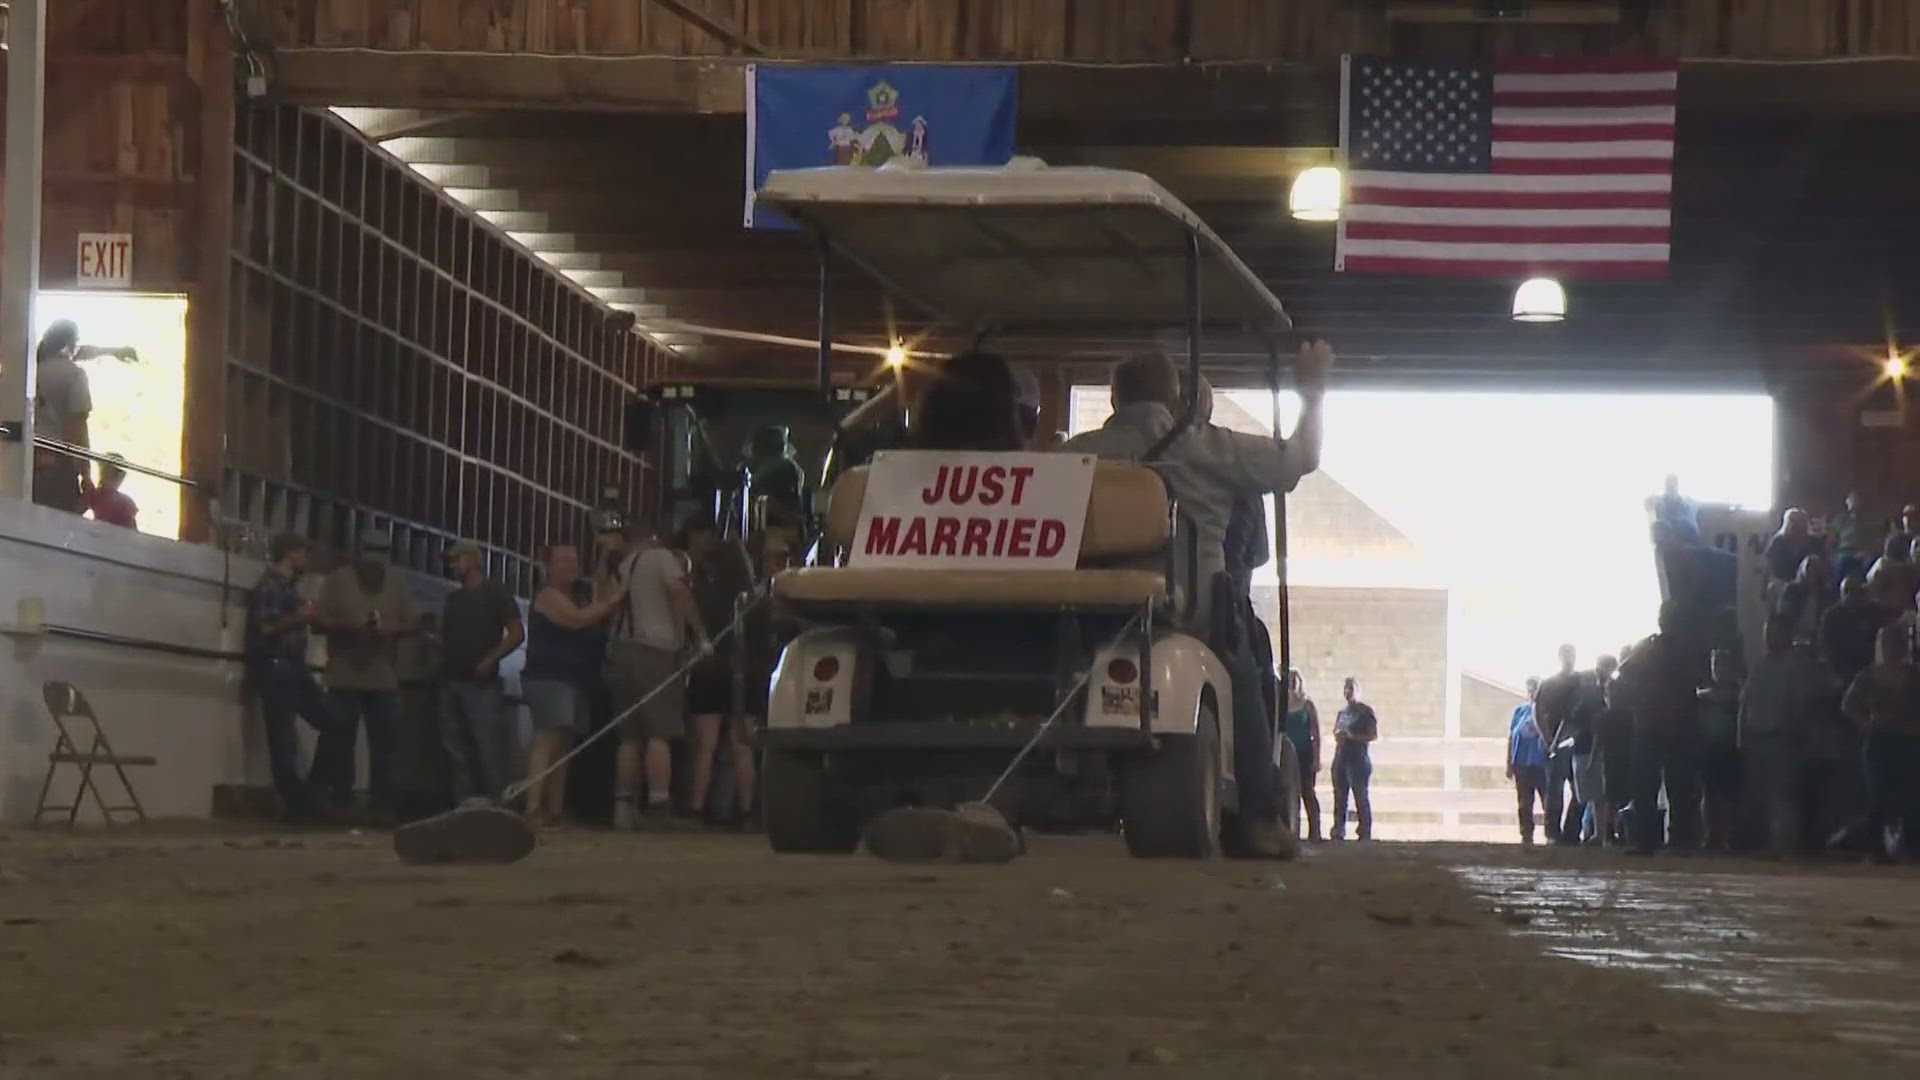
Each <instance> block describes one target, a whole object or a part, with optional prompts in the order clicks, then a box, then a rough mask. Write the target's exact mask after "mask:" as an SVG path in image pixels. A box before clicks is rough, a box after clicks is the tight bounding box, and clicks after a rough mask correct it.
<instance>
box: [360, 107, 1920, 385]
mask: <svg viewBox="0 0 1920 1080" xmlns="http://www.w3.org/2000/svg"><path fill="white" fill-rule="evenodd" d="M349 115H351V116H353V118H354V119H355V120H357V121H358V122H359V123H360V124H362V125H363V126H364V127H365V129H366V130H367V131H368V132H369V133H370V135H372V136H373V137H375V138H377V139H379V140H380V141H381V142H382V143H383V145H385V146H386V147H387V148H388V149H389V150H390V151H392V152H394V153H396V154H397V155H398V156H400V157H402V158H403V159H405V160H408V161H411V162H414V163H416V164H417V165H419V166H420V167H421V168H422V169H423V171H425V172H426V173H427V174H428V175H429V176H431V177H433V178H434V179H435V180H437V181H438V182H440V183H441V184H443V185H444V186H446V187H448V188H450V189H453V190H455V191H456V192H458V193H459V194H460V196H461V197H462V198H464V199H466V200H468V201H469V202H471V203H472V204H473V205H474V206H476V207H477V208H478V209H479V210H480V211H482V212H483V213H484V214H485V215H486V216H487V217H489V218H491V219H492V220H494V221H495V223H496V224H498V225H500V226H501V227H502V228H505V229H507V230H509V231H511V232H513V233H516V234H519V235H520V236H521V238H522V239H524V240H525V241H526V242H527V243H528V244H529V245H530V246H533V247H536V248H540V249H543V250H551V251H555V252H556V253H557V254H555V255H554V256H553V257H554V258H555V259H556V261H559V262H561V263H562V264H563V265H567V266H569V267H570V268H571V269H572V272H574V273H575V274H576V275H579V276H581V279H582V280H583V282H585V283H588V284H591V285H592V286H593V287H595V288H596V289H599V290H602V291H603V294H604V295H606V296H607V297H608V298H609V299H610V300H613V301H615V302H617V303H620V304H622V305H625V306H629V307H632V308H633V309H634V310H636V311H637V312H638V314H639V315H640V316H641V318H642V320H643V322H658V321H660V320H671V321H672V322H673V323H674V324H695V325H705V326H714V327H723V328H728V329H732V330H737V331H747V332H755V333H764V334H773V335H785V336H792V337H799V338H806V339H811V338H812V337H813V335H814V329H815V326H816V312H817V285H818V272H817V262H816V258H815V255H814V253H813V250H812V248H811V246H810V244H808V243H807V242H806V241H805V239H804V238H803V237H801V236H799V235H797V234H794V233H785V232H766V231H750V230H747V229H744V228H743V227H742V226H741V220H740V219H741V209H742V200H743V193H744V188H743V185H744V176H743V167H742V155H741V147H742V141H743V139H744V130H743V125H742V122H741V121H740V120H739V119H738V118H736V117H730V116H687V115H679V116H672V115H646V114H634V113H591V112H546V111H528V110H518V111H481V112H447V113H420V112H414V111H400V112H386V113H350V114H349ZM1043 131H1044V129H1043ZM1682 132H1683V133H1682V137H1681V142H1680V154H1679V161H1678V165H1677V169H1676V186H1675V226H1674V252H1675V253H1674V267H1673V275H1672V279H1671V280H1670V281H1667V282H1657V283H1640V284H1620V285H1592V286H1578V287H1575V288H1574V289H1573V290H1572V313H1571V318H1570V320H1569V321H1568V322H1567V323H1565V324H1563V325H1560V326H1545V327H1543V326H1527V325H1519V324H1515V323H1513V322H1512V321H1510V320H1509V319H1508V318H1507V307H1508V304H1509V302H1510V289H1511V283H1507V282H1488V283H1479V282H1460V283H1452V282H1435V281H1405V280H1398V279H1387V278H1367V277H1358V276H1353V275H1340V274H1334V273H1333V272H1332V269H1331V267H1332V233H1331V231H1330V229H1329V228H1327V227H1326V226H1314V225H1304V224H1301V223H1298V222H1294V221H1292V220H1290V219H1289V218H1288V217H1287V215H1286V213H1285V210H1284V198H1285V190H1286V186H1287V183H1288V180H1289V178H1290V177H1291V176H1292V175H1293V173H1294V172H1295V171H1297V170H1298V169H1299V168H1301V167H1303V166H1304V165H1305V164H1310V163H1312V162H1314V161H1316V160H1319V159H1321V158H1322V157H1324V154H1325V151H1323V150H1318V151H1317V150H1288V149H1277V148H1273V147H1268V146H1153V145H1147V146H1141V145H1133V146H1095V145H1087V144H1085V143H1084V142H1081V143H1071V142H1067V141H1066V139H1067V133H1065V132H1061V131H1050V132H1044V135H1043V138H1045V139H1058V140H1061V141H1058V142H1047V141H1042V139H1036V138H1035V136H1034V135H1033V133H1032V132H1025V133H1023V140H1022V141H1023V143H1025V144H1026V145H1025V149H1026V150H1028V151H1029V152H1033V153H1036V154H1038V155H1039V156H1041V157H1043V158H1045V159H1047V160H1049V161H1050V162H1053V163H1056V164H1068V163H1086V164H1100V165H1108V166H1114V167H1120V168H1131V169H1138V170H1140V171H1143V172H1146V173H1149V174H1150V175H1153V176H1154V177H1155V178H1157V179H1158V180H1160V181H1161V182H1162V183H1164V184H1166V185H1167V186H1168V187H1169V188H1170V189H1172V190H1173V192H1174V193H1175V194H1176V195H1179V196H1180V197H1182V198H1183V199H1185V200H1187V201H1188V202H1189V203H1190V204H1191V205H1192V206H1193V207H1194V208H1195V209H1196V210H1198V211H1199V212H1200V213H1201V214H1202V216H1203V217H1205V219H1206V220H1207V221H1208V222H1209V224H1210V225H1211V226H1212V227H1213V228H1214V229H1215V230H1217V231H1218V232H1219V233H1220V234H1221V235H1222V236H1223V237H1224V238H1225V239H1226V240H1227V241H1228V242H1229V243H1230V244H1232V245H1233V246H1234V247H1235V249H1236V250H1237V251H1238V252H1239V253H1240V255H1241V257H1242V258H1243V259H1245V260H1246V261H1247V262H1248V264H1249V265H1250V266H1252V267H1253V269H1254V270H1255V271H1256V272H1257V273H1259V274H1260V275H1261V276H1262V277H1263V278H1264V279H1265V280H1266V281H1267V282H1268V284H1269V286H1270V287H1271V288H1272V289H1273V290H1274V292H1275V293H1276V294H1277V295H1278V296H1279V297H1280V298H1281V300H1282V301H1283V302H1284V303H1285V304H1286V305H1287V306H1288V308H1289V310H1290V311H1291V312H1292V313H1293V315H1294V317H1295V319H1296V321H1297V323H1298V324H1299V326H1300V328H1301V329H1303V330H1307V331H1311V332H1314V333H1319V334H1324V335H1325V336H1327V337H1328V338H1329V339H1331V340H1332V341H1334V342H1335V343H1336V345H1337V347H1338V348H1339V350H1340V352H1341V353H1342V356H1343V358H1344V365H1343V366H1344V370H1345V371H1346V372H1347V373H1348V375H1349V376H1350V377H1353V378H1379V379H1388V380H1392V381H1395V382H1409V381H1424V380H1439V381H1444V382H1448V383H1458V382H1460V381H1463V380H1469V379H1479V380H1490V381H1510V380H1514V379H1520V380H1526V381H1535V382H1558V383H1565V382H1593V383H1602V384H1620V383H1626V382H1632V383H1641V382H1650V381H1657V382H1660V383H1663V384H1668V385H1675V384H1679V385H1687V384H1700V385H1725V384H1728V383H1747V384H1752V383H1755V382H1757V381H1759V380H1761V379H1763V378H1779V377H1784V376H1792V375H1795V374H1801V373H1805V374H1827V373H1838V374H1841V375H1843V376H1846V377H1851V375H1852V374H1853V373H1854V372H1855V371H1857V370H1864V369H1862V368H1860V367H1859V366H1858V363H1859V362H1858V361H1857V360H1856V359H1855V358H1854V357H1853V353H1854V352H1855V351H1857V350H1858V349H1865V348H1867V347H1869V346H1871V345H1872V344H1873V343H1875V342H1877V341H1881V340H1884V338H1885V337H1886V336H1887V335H1888V334H1889V333H1891V334H1893V335H1896V336H1898V335H1900V334H1901V333H1902V331H1903V330H1904V331H1905V333H1907V334H1914V333H1920V297H1916V295H1915V294H1916V290H1915V289H1914V288H1913V287H1912V285H1911V282H1912V281H1913V280H1915V278H1914V275H1913V272H1912V271H1911V268H1910V267H1909V266H1908V265H1907V259H1908V253H1909V252H1912V251H1914V250H1920V186H1916V185H1914V184H1912V183H1911V180H1910V178H1911V177H1912V176H1913V175H1915V174H1916V169H1920V149H1916V147H1920V138H1916V136H1920V121H1915V120H1906V119H1898V118H1886V117H1882V118H1878V119H1875V120H1871V121H1866V120H1861V121H1840V120H1833V119H1813V118H1801V119H1792V118H1782V119H1775V120H1739V119H1737V118H1734V117H1730V116H1715V117H1692V118H1690V117H1688V116H1685V115H1683V117H1682ZM836 285H837V287H836V292H835V297H834V310H835V313H836V318H835V335H836V337H837V338H838V339H840V340H842V341H847V342H852V343H856V344H860V345H865V346H871V347H875V348H880V347H884V346H885V345H886V344H887V343H888V341H889V339H890V338H891V336H893V335H895V334H898V335H901V336H904V337H907V338H912V339H919V338H920V337H921V336H922V335H931V336H929V337H927V338H926V342H927V346H928V347H930V348H944V347H952V346H953V345H954V344H956V339H955V338H953V337H952V336H943V335H939V334H935V333H933V332H934V331H935V329H936V328H934V327H931V326H929V325H927V324H926V323H925V322H924V321H923V320H922V319H921V317H920V316H919V313H917V312H915V311H913V310H911V309H909V308H904V307H897V306H893V305H890V304H889V303H888V302H887V301H886V298H885V297H883V296H882V294H881V292H880V290H879V289H878V288H877V287H875V286H874V285H873V284H872V283H871V282H868V281H866V280H864V279H862V278H861V277H860V276H859V274H858V272H857V271H855V270H851V269H848V270H845V271H843V272H842V273H841V274H840V275H839V276H838V278H837V279H836ZM674 340H675V343H676V344H678V345H680V346H682V351H683V354H684V355H685V356H686V357H687V358H688V369H689V374H694V375H702V376H710V377H724V376H742V375H794V376H797V375H799V374H801V373H802V372H804V371H805V370H806V369H807V368H808V367H809V366H810V365H811V363H812V358H811V357H810V356H809V355H808V354H807V353H806V352H805V351H803V350H798V349H784V348H779V347H773V346H768V345H765V344H758V343H752V342H742V341H738V340H729V339H725V338H719V337H715V336H712V335H706V336H700V337H699V338H698V339H697V340H695V339H693V338H685V337H677V338H675V339H674ZM1124 346H1125V342H1124V341H1121V340H1114V341H1105V340H1102V339H1100V338H1083V339H1076V340H1075V341H1073V342H1070V343H1064V344H1054V345H1043V344H1041V343H1034V342H1008V343H1005V347H1006V348H1008V350H1009V351H1013V352H1017V353H1020V354H1021V358H1022V359H1024V360H1027V361H1029V362H1040V363H1068V364H1078V363H1084V364H1093V363H1098V362H1100V361H1103V360H1105V359H1108V358H1110V357H1111V356H1112V355H1113V351H1114V350H1116V349H1119V348H1122V347H1124ZM1208 358H1209V363H1210V364H1212V365H1213V366H1214V367H1215V369H1216V371H1217V372H1218V373H1219V374H1220V375H1221V376H1222V378H1223V380H1225V381H1229V382H1231V381H1234V380H1235V378H1236V377H1237V378H1250V377H1252V375H1253V374H1254V373H1255V372H1257V370H1258V369H1259V367H1260V366H1261V363H1262V357H1261V356H1260V355H1258V353H1257V351H1256V350H1254V349H1252V348H1250V347H1247V346H1245V345H1242V344H1238V343H1219V342H1216V343H1211V344H1210V347H1209V349H1208ZM864 362H865V361H858V363H864Z"/></svg>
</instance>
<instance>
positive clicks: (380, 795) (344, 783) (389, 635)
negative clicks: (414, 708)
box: [314, 529, 418, 813]
mask: <svg viewBox="0 0 1920 1080" xmlns="http://www.w3.org/2000/svg"><path fill="white" fill-rule="evenodd" d="M392 548H393V540H392V538H391V537H389V536H388V535H387V534H386V532H384V531H382V530H379V529H369V530H367V531H366V532H365V533H363V534H362V535H361V537H360V554H359V555H358V557H356V558H355V560H354V561H353V562H352V563H350V564H348V565H345V566H340V567H337V568H335V569H334V570H333V572H332V573H330V574H328V575H327V578H326V581H325V582H324V583H323V584H322V585H321V588H320V601H319V604H318V607H319V618H318V620H317V621H318V625H319V627H320V629H321V630H322V631H324V632H325V634H326V635H327V693H328V696H329V697H330V698H331V699H332V701H333V705H334V715H335V717H336V718H337V720H338V723H336V724H334V725H333V726H332V727H331V728H329V729H328V730H327V731H326V732H323V733H322V734H321V737H320V745H319V746H318V747H316V748H315V750H314V758H315V762H314V769H315V771H316V772H317V773H318V774H319V775H320V776H321V777H323V778H324V780H323V782H324V783H325V784H326V785H328V786H329V787H330V788H331V789H332V791H331V795H332V799H333V802H334V805H336V806H345V805H347V804H348V803H349V802H351V801H352V799H353V779H354V776H353V774H354V760H353V759H354V744H355V742H357V741H358V739H359V734H360V725H361V724H362V723H364V724H365V725H366V728H367V773H368V777H367V786H368V789H369V793H370V797H371V804H372V808H373V809H374V810H376V811H379V812H382V813H389V812H392V811H394V810H396V809H398V797H399V789H398V787H397V786H396V785H397V779H398V778H397V777H396V776H395V775H394V770H395V764H396V760H397V753H398V748H399V741H398V740H399V732H398V730H397V725H398V724H399V716H400V673H399V669H398V668H397V666H396V660H397V659H398V652H397V649H396V644H397V642H398V641H399V640H400V639H401V638H403V637H407V636H409V635H411V634H412V633H413V632H414V629H415V627H416V626H417V624H418V621H417V619H416V617H415V615H414V607H413V593H412V590H411V589H410V588H408V585H407V579H406V575H405V574H404V573H401V572H400V571H398V570H396V569H394V567H393V566H392V565H391V564H390V562H389V559H388V556H389V554H390V553H391V551H392Z"/></svg>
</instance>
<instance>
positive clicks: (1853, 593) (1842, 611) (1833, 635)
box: [1820, 572, 1892, 685]
mask: <svg viewBox="0 0 1920 1080" xmlns="http://www.w3.org/2000/svg"><path fill="white" fill-rule="evenodd" d="M1890 618H1892V612H1890V611H1888V610H1887V609H1886V608H1884V607H1882V606H1880V605H1879V604H1876V603H1874V602H1873V599H1872V598H1871V597H1869V596H1868V595H1867V582H1866V579H1865V578H1864V577H1862V576H1861V575H1860V574H1859V573H1858V572H1856V573H1853V574H1849V575H1848V576H1847V577H1845V578H1844V579H1842V580H1841V582H1840V601H1839V602H1838V603H1836V604H1834V605H1833V606H1832V607H1829V608H1828V609H1827V610H1826V613H1825V614H1824V615H1822V616H1821V617H1820V653H1821V656H1822V658H1823V659H1825V660H1826V662H1827V666H1828V667H1829V668H1831V669H1832V670H1833V674H1834V676H1835V677H1836V678H1838V679H1839V680H1840V682H1841V684H1842V685H1846V684H1848V683H1851V682H1853V677H1854V676H1855V675H1858V674H1860V673H1861V672H1862V671H1865V670H1866V669H1867V667H1868V665H1870V664H1872V663H1873V657H1874V641H1875V639H1877V638H1878V637H1879V636H1880V628H1881V627H1883V626H1885V625H1886V624H1887V621H1888V620H1889V619H1890Z"/></svg>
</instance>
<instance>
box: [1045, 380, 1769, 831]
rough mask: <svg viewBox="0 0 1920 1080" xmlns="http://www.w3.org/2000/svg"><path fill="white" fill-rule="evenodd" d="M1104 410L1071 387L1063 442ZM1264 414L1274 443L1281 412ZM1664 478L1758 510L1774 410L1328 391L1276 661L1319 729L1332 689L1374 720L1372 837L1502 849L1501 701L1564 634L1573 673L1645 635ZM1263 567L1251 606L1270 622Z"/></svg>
mask: <svg viewBox="0 0 1920 1080" xmlns="http://www.w3.org/2000/svg"><path fill="white" fill-rule="evenodd" d="M1107 397H1108V396H1107V390H1106V388H1105V387H1076V388H1075V390H1074V394H1073V425H1072V426H1073V428H1074V430H1075V431H1080V430H1085V429H1086V428H1088V427H1092V426H1096V425H1098V424H1100V423H1102V422H1104V421H1105V419H1106V417H1107V415H1108V413H1109V411H1110V410H1109V405H1108V400H1107ZM1279 404H1280V412H1281V416H1282V422H1283V424H1285V425H1286V426H1287V427H1288V428H1289V429H1290V428H1291V426H1292V424H1293V422H1294V419H1295V417H1297V415H1298V410H1299V403H1298V400H1297V399H1296V398H1293V397H1292V396H1291V395H1282V398H1281V401H1280V403H1279ZM1273 413H1274V403H1273V400H1272V399H1271V397H1269V395H1267V394H1266V393H1265V392H1263V391H1221V392H1220V393H1219V394H1218V395H1217V396H1216V398H1215V404H1214V419H1215V421H1216V422H1218V423H1222V424H1225V425H1226V426H1229V427H1234V428H1238V429H1241V430H1246V431H1258V432H1263V433H1264V432H1270V431H1271V430H1272V418H1273ZM1669 474H1672V475H1676V476H1678V477H1679V478H1680V480H1681V483H1682V485H1683V490H1684V491H1685V492H1686V493H1687V494H1688V495H1690V496H1692V497H1693V498H1695V499H1697V500H1700V501H1702V502H1722V503H1733V504H1738V505H1742V506H1746V507H1749V508H1766V507H1770V506H1771V505H1772V503H1773V478H1774V413H1773V402H1772V400H1771V399H1770V398H1768V397H1767V396H1766V395H1764V394H1707V395H1703V394H1691V395H1675V394H1624V393H1501V394H1488V393H1459V392H1402V391H1379V392H1376V391H1351V392H1341V393H1337V394H1333V395H1331V396H1330V397H1329V398H1328V401H1327V440H1326V451H1325V454H1324V455H1323V464H1322V470H1321V472H1320V473H1319V474H1317V475H1316V476H1314V477H1311V478H1309V479H1308V480H1307V481H1306V482H1304V483H1303V484H1302V485H1301V487H1300V489H1299V491H1297V492H1296V493H1295V494H1294V496H1293V497H1292V498H1291V499H1290V500H1289V501H1288V543H1289V563H1288V566H1289V575H1288V579H1289V588H1290V601H1291V602H1290V607H1289V610H1290V612H1291V615H1292V629H1293V661H1294V666H1295V667H1296V668H1297V669H1299V670H1300V671H1301V672H1302V674H1303V676H1304V677H1305V679H1306V681H1307V688H1308V692H1309V694H1310V695H1311V696H1313V697H1314V699H1315V700H1316V703H1317V704H1318V705H1319V707H1320V712H1321V716H1322V719H1323V724H1324V725H1325V726H1328V727H1329V728H1330V726H1331V723H1332V718H1333V715H1334V712H1335V711H1336V710H1337V709H1338V708H1339V704H1340V686H1341V681H1342V679H1343V678H1344V677H1345V676H1348V675H1353V676H1355V677H1357V678H1359V679H1360V680H1361V682H1362V686H1363V692H1364V694H1365V696H1366V697H1367V699H1368V700H1369V701H1370V703H1372V704H1373V705H1374V706H1375V707H1376V709H1378V710H1379V713H1380V716H1381V724H1382V741H1381V743H1380V744H1379V747H1378V750H1377V751H1376V754H1375V762H1376V773H1375V781H1374V784H1375V787H1376V789H1377V791H1376V796H1375V799H1374V803H1375V810H1376V820H1377V823H1378V833H1379V835H1381V836H1382V837H1388V838H1393V837H1400V838H1408V839H1414V838H1418V839H1489V840H1492V839H1498V840H1511V839H1516V838H1517V833H1516V829H1515V826H1514V824H1513V809H1512V806H1513V800H1512V795H1511V793H1510V791H1509V789H1508V787H1507V785H1506V782H1505V778H1504V776H1503V771H1504V768H1503V766H1504V760H1503V754H1504V747H1505V736H1506V728H1507V720H1508V717H1509V716H1510V715H1511V712H1512V709H1513V707H1514V706H1515V705H1516V704H1518V702H1519V701H1520V688H1521V686H1522V684H1523V683H1524V682H1525V679H1526V677H1527V676H1528V675H1531V674H1542V675H1544V674H1550V673H1551V670H1550V669H1551V667H1552V664H1553V658H1554V651H1555V648H1556V647H1557V646H1558V645H1559V644H1560V643H1561V642H1568V643H1571V644H1573V645H1574V646H1575V647H1576V648H1577V649H1578V650H1579V654H1580V662H1581V664H1582V666H1588V665H1590V664H1591V663H1592V661H1593V659H1594V657H1595V656H1596V655H1598V654H1600V653H1603V652H1605V653H1613V652H1617V651H1618V650H1619V649H1620V647H1621V646H1623V645H1626V644H1628V643H1629V642H1632V641H1636V640H1638V639H1640V638H1641V637H1644V636H1645V635H1646V634H1648V633H1650V632H1651V631H1652V630H1653V626H1654V620H1655V616H1656V614H1657V612H1658V609H1659V604H1660V595H1659V583H1658V581H1657V579H1656V577H1655V574H1654V566H1653V553H1652V548H1651V545H1650V543H1649V540H1648V530H1647V524H1648V522H1647V514H1646V510H1645V500H1646V498H1647V497H1648V496H1650V495H1652V494H1655V493H1657V492H1658V491H1659V490H1660V487H1661V483H1662V481H1663V480H1664V478H1665V477H1666V476H1667V475H1669ZM1269 513H1271V506H1269ZM1269 520H1271V519H1269ZM1271 566H1272V564H1271V563H1269V566H1268V568H1267V569H1265V570H1264V571H1263V572H1262V573H1261V574H1260V575H1259V576H1257V577H1256V598H1255V599H1256V603H1257V604H1258V605H1259V606H1261V607H1262V608H1263V609H1265V610H1264V611H1263V614H1264V615H1265V616H1266V617H1267V618H1268V620H1269V622H1272V621H1274V613H1275V611H1276V610H1277V600H1278V595H1277V588H1276V578H1275V577H1274V574H1273V571H1272V569H1271ZM1326 783H1327V779H1326V776H1325V774H1324V773H1323V774H1322V776H1321V784H1322V787H1323V788H1324V787H1325V785H1326Z"/></svg>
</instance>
